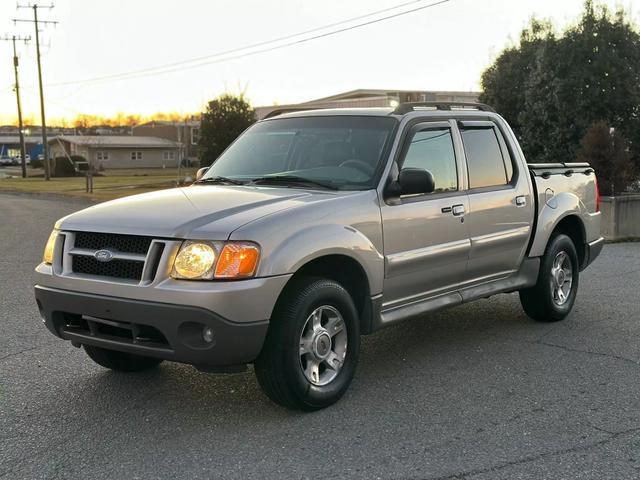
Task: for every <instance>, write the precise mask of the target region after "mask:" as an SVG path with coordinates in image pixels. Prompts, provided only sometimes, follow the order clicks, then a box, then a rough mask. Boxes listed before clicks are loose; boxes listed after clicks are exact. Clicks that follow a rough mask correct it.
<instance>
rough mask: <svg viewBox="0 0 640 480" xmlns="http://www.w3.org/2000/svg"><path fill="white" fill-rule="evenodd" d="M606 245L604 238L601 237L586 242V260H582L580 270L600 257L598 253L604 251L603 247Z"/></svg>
mask: <svg viewBox="0 0 640 480" xmlns="http://www.w3.org/2000/svg"><path fill="white" fill-rule="evenodd" d="M603 247H604V238H603V237H600V238H598V239H597V240H594V241H593V242H589V243H585V245H584V261H583V262H582V267H581V268H580V270H584V269H585V268H587V267H588V266H589V265H591V264H592V263H593V261H594V260H595V259H596V258H598V255H600V253H601V252H602V248H603Z"/></svg>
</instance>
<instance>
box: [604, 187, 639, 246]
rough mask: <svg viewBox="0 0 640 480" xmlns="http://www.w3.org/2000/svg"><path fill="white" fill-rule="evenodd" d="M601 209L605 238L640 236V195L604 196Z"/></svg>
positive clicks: (617, 238) (616, 238)
mask: <svg viewBox="0 0 640 480" xmlns="http://www.w3.org/2000/svg"><path fill="white" fill-rule="evenodd" d="M600 211H601V212H602V235H603V236H604V238H606V239H607V240H619V239H623V238H630V237H638V238H640V195H621V196H618V197H602V198H601V199H600Z"/></svg>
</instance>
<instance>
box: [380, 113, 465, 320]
mask: <svg viewBox="0 0 640 480" xmlns="http://www.w3.org/2000/svg"><path fill="white" fill-rule="evenodd" d="M398 166H399V168H400V169H402V168H406V167H413V168H423V169H426V170H429V171H430V172H431V173H432V175H433V177H434V180H435V190H434V192H432V193H428V194H424V195H413V196H406V197H401V198H400V199H395V200H394V201H389V202H385V203H383V205H382V208H381V211H382V224H383V236H384V254H385V280H384V299H383V310H386V309H390V308H394V307H399V306H402V305H405V304H408V303H412V302H417V301H420V300H423V299H426V298H429V297H432V296H435V295H439V294H441V293H446V292H451V291H455V290H457V285H458V283H459V282H460V281H461V279H463V278H464V275H465V270H466V264H467V258H468V254H469V249H470V240H469V235H468V233H467V224H466V223H465V216H466V213H467V212H468V210H469V201H468V197H467V195H466V192H465V191H464V190H463V182H462V178H463V176H462V175H461V172H462V167H463V163H462V152H461V147H460V145H459V143H458V142H457V141H456V142H454V136H453V134H452V124H451V123H450V122H437V123H436V122H425V123H419V124H417V125H415V126H413V127H411V129H410V131H409V132H408V135H407V136H406V140H405V145H404V146H403V148H402V154H401V155H400V159H399V161H398Z"/></svg>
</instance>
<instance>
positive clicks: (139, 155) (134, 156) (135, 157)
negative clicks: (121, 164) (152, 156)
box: [131, 152, 142, 160]
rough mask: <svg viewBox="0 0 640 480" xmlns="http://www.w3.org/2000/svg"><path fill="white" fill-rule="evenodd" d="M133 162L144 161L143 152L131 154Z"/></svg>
mask: <svg viewBox="0 0 640 480" xmlns="http://www.w3.org/2000/svg"><path fill="white" fill-rule="evenodd" d="M131 160H142V152H131Z"/></svg>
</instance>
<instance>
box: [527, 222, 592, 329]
mask: <svg viewBox="0 0 640 480" xmlns="http://www.w3.org/2000/svg"><path fill="white" fill-rule="evenodd" d="M558 267H561V270H562V273H559V272H558ZM569 274H570V276H569ZM579 280H580V268H579V263H578V253H577V252H576V247H575V245H574V244H573V241H572V240H571V238H569V237H568V236H567V235H564V234H556V235H554V236H552V237H551V239H550V240H549V243H548V244H547V248H546V250H545V253H544V256H543V257H542V261H541V262H540V271H539V272H538V281H537V283H536V285H535V286H534V287H532V288H528V289H525V290H520V303H521V304H522V308H524V311H525V312H526V314H527V315H528V316H529V317H531V318H532V319H534V320H536V321H538V322H557V321H560V320H563V319H564V318H565V317H566V316H567V315H569V313H570V312H571V309H572V308H573V304H574V302H575V301H576V295H577V293H578V284H579ZM560 283H562V287H560V286H559V285H560ZM560 291H562V293H560Z"/></svg>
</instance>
